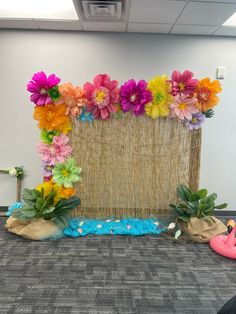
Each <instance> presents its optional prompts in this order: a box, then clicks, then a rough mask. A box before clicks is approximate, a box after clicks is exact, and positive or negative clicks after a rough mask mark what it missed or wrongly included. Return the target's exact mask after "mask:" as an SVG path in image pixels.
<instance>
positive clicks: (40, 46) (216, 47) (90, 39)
mask: <svg viewBox="0 0 236 314" xmlns="http://www.w3.org/2000/svg"><path fill="white" fill-rule="evenodd" d="M235 51H236V39H235V38H223V37H214V38H210V37H200V36H199V37H196V36H195V37H191V36H175V35H168V36H167V35H155V34H119V33H109V34H108V33H73V32H71V33H70V32H47V31H14V30H11V31H7V30H2V31H0V95H1V100H0V106H1V107H0V108H1V112H0V168H7V167H9V166H14V165H24V166H25V168H26V170H27V177H26V178H25V182H24V185H25V186H28V187H34V186H35V185H36V184H38V183H39V182H41V171H40V160H39V156H38V154H37V152H36V148H35V146H36V144H37V142H38V140H39V130H38V129H37V127H36V122H35V121H34V120H33V118H32V112H33V105H32V104H31V103H30V102H29V94H28V93H27V92H26V83H27V82H28V81H29V79H30V78H31V76H32V75H33V73H34V72H36V71H39V70H41V69H42V70H44V71H45V72H47V73H52V72H55V73H56V74H57V75H58V76H59V77H61V78H62V81H63V82H67V81H71V82H72V83H73V84H79V85H81V84H83V83H84V82H85V81H90V80H91V79H92V78H93V76H94V75H95V74H98V73H109V74H110V75H111V76H112V77H113V78H114V79H118V80H119V81H121V82H123V81H125V80H127V79H129V78H132V77H133V78H136V79H141V78H144V79H149V78H151V77H152V76H154V75H157V74H163V73H167V74H168V75H170V73H171V72H172V70H174V69H179V70H180V71H183V70H185V69H190V70H192V71H194V72H195V73H196V76H197V77H199V78H203V77H205V76H209V77H211V78H212V79H214V78H215V72H216V67H217V66H218V65H224V66H226V67H227V69H228V76H227V79H226V80H224V81H222V85H223V92H222V93H221V96H220V99H221V101H220V105H219V106H218V107H217V109H216V115H215V117H214V118H213V119H212V120H207V123H206V124H205V126H204V130H203V145H202V161H201V186H202V187H207V188H208V189H209V191H211V192H212V191H215V192H217V193H218V195H219V201H227V202H228V203H229V208H235V207H236V165H235V163H236V136H235V135H236V97H235V91H236V58H235ZM13 182H14V179H12V178H10V177H8V176H3V175H1V177H0V205H7V204H9V203H11V202H12V201H14V192H15V191H14V188H13V187H14V184H13Z"/></svg>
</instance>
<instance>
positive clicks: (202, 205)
mask: <svg viewBox="0 0 236 314" xmlns="http://www.w3.org/2000/svg"><path fill="white" fill-rule="evenodd" d="M176 193H177V196H178V197H179V198H180V199H181V201H182V202H181V203H179V204H177V205H175V204H170V207H171V208H172V209H174V211H175V212H176V214H177V220H180V221H183V222H188V221H189V220H190V218H191V217H197V218H203V217H208V216H213V215H214V209H216V208H217V209H223V208H225V207H226V206H227V204H226V203H223V204H220V205H216V204H215V200H216V198H217V194H216V193H212V194H210V195H207V194H208V191H207V190H206V189H201V190H199V191H197V192H192V191H191V190H190V189H189V188H188V187H187V186H185V185H179V186H178V187H177V189H176Z"/></svg>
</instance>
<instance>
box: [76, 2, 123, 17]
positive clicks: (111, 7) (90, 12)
mask: <svg viewBox="0 0 236 314" xmlns="http://www.w3.org/2000/svg"><path fill="white" fill-rule="evenodd" d="M82 4H83V9H84V15H85V18H86V19H96V20H100V19H102V20H105V19H108V20H111V19H121V17H122V0H113V1H112V0H110V1H105V0H104V1H98V0H97V1H95V0H87V1H82Z"/></svg>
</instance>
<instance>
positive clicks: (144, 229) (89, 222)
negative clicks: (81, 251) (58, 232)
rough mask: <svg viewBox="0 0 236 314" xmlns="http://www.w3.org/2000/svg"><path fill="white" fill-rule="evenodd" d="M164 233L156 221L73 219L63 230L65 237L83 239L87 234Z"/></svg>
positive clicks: (163, 228)
mask: <svg viewBox="0 0 236 314" xmlns="http://www.w3.org/2000/svg"><path fill="white" fill-rule="evenodd" d="M164 231H166V228H165V227H164V226H162V225H161V224H160V222H159V221H158V220H157V219H139V218H126V219H116V220H112V219H107V220H99V219H82V218H73V219H71V220H70V222H69V226H68V227H67V228H65V229H64V235H65V236H66V237H73V238H76V237H84V236H86V235H89V234H94V235H101V234H104V235H111V234H114V235H115V234H116V235H132V236H142V235H145V234H154V235H159V234H161V233H162V232H164Z"/></svg>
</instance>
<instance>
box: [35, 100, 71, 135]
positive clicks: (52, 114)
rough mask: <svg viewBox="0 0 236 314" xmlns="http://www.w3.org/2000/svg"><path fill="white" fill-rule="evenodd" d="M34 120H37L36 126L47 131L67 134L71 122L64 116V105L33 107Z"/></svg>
mask: <svg viewBox="0 0 236 314" xmlns="http://www.w3.org/2000/svg"><path fill="white" fill-rule="evenodd" d="M33 117H34V119H35V120H38V121H39V123H38V127H39V128H40V129H46V130H47V131H53V130H56V131H59V132H62V133H64V134H67V133H68V131H70V130H71V123H70V119H69V117H68V116H66V105H64V104H61V105H53V104H50V105H46V106H40V107H36V108H35V109H34V115H33Z"/></svg>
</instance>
